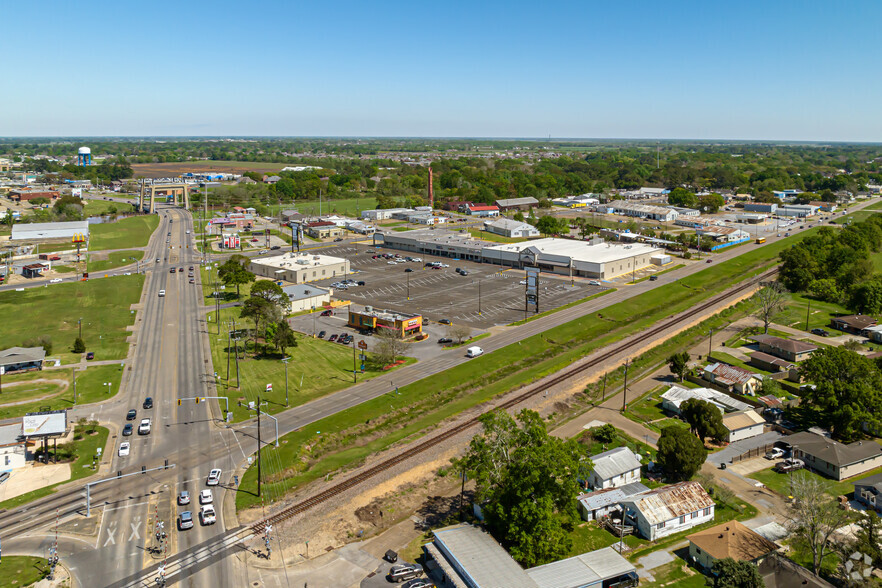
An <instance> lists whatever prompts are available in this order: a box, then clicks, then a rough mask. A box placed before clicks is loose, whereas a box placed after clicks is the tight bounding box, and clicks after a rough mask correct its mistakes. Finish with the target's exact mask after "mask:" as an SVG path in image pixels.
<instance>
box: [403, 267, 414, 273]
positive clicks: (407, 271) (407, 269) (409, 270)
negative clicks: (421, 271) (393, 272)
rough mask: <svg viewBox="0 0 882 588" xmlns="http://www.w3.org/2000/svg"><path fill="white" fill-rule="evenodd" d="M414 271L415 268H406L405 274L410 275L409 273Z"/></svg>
mask: <svg viewBox="0 0 882 588" xmlns="http://www.w3.org/2000/svg"><path fill="white" fill-rule="evenodd" d="M412 271H413V268H412V267H409V268H406V269H405V270H404V273H406V274H409V273H411V272H412Z"/></svg>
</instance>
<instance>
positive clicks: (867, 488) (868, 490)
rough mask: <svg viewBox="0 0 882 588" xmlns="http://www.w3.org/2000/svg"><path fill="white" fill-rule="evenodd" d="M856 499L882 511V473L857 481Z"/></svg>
mask: <svg viewBox="0 0 882 588" xmlns="http://www.w3.org/2000/svg"><path fill="white" fill-rule="evenodd" d="M854 499H855V500H857V501H858V502H860V503H861V504H864V505H866V506H867V507H868V508H872V509H875V510H876V511H877V512H882V474H876V475H875V476H870V477H869V478H864V479H863V480H858V481H857V482H855V483H854Z"/></svg>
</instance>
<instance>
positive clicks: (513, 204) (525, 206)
mask: <svg viewBox="0 0 882 588" xmlns="http://www.w3.org/2000/svg"><path fill="white" fill-rule="evenodd" d="M538 205H539V201H538V200H536V199H535V198H533V197H532V196H527V197H524V198H504V199H502V200H497V201H496V206H497V207H498V208H499V210H501V211H503V212H504V211H508V210H524V211H526V210H530V209H531V208H533V207H534V206H538Z"/></svg>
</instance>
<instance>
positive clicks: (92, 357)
mask: <svg viewBox="0 0 882 588" xmlns="http://www.w3.org/2000/svg"><path fill="white" fill-rule="evenodd" d="M86 359H95V352H94V351H90V352H89V353H87V354H86Z"/></svg>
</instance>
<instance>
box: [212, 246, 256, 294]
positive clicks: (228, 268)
mask: <svg viewBox="0 0 882 588" xmlns="http://www.w3.org/2000/svg"><path fill="white" fill-rule="evenodd" d="M240 257H244V256H242V255H234V256H232V257H230V259H228V260H227V261H225V262H224V263H223V265H221V266H220V267H219V268H217V276H218V277H219V278H220V280H221V281H222V282H223V283H224V284H225V285H227V286H236V298H239V286H241V285H242V284H248V283H250V282H253V281H254V279H255V277H254V274H252V273H251V272H249V271H248V270H247V269H245V267H244V266H243V265H242V264H241V263H239V261H238V260H237V258H240ZM245 259H248V258H247V257H245Z"/></svg>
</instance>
